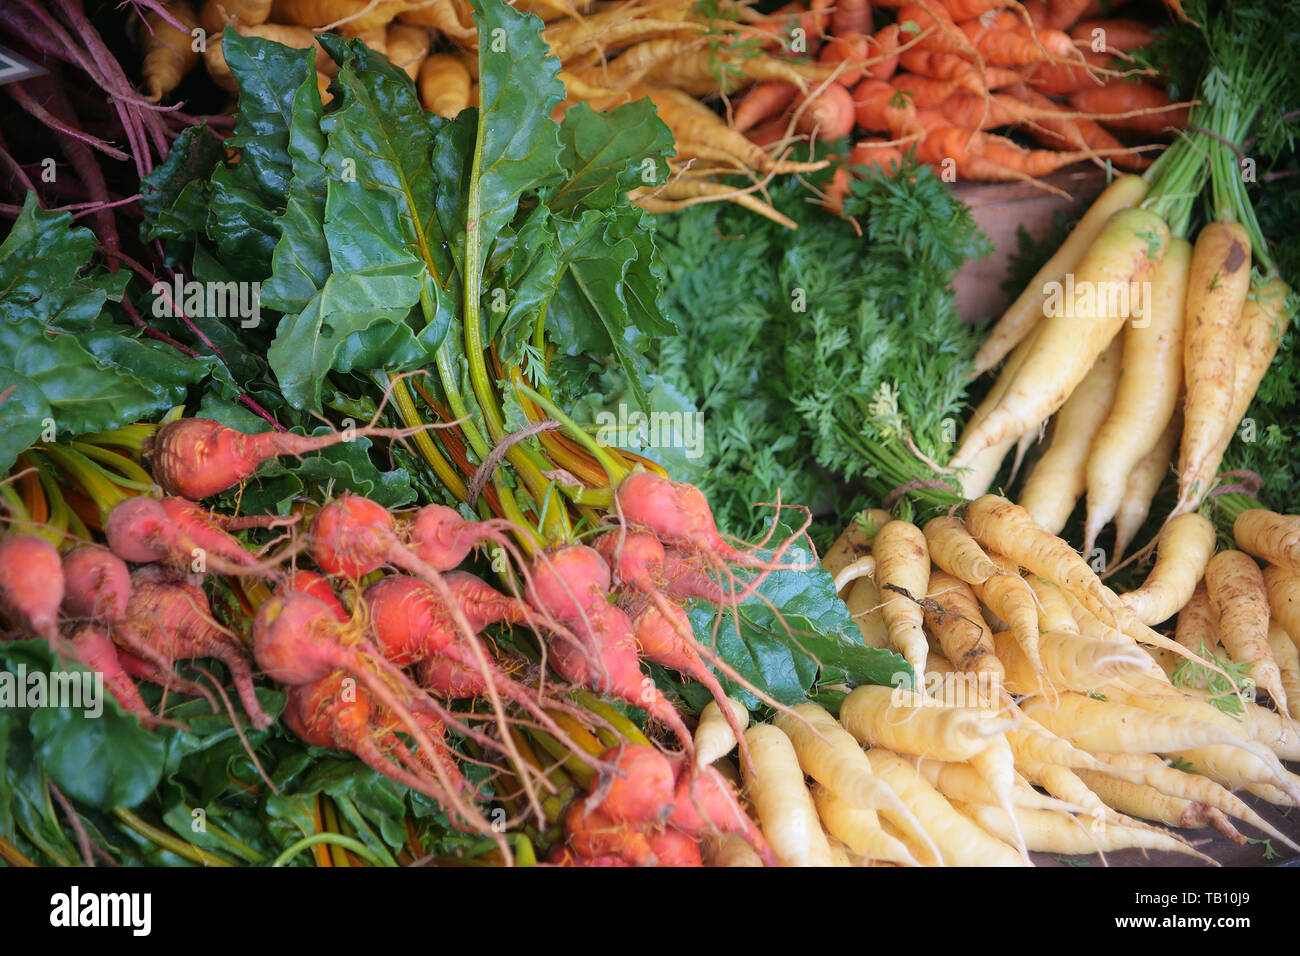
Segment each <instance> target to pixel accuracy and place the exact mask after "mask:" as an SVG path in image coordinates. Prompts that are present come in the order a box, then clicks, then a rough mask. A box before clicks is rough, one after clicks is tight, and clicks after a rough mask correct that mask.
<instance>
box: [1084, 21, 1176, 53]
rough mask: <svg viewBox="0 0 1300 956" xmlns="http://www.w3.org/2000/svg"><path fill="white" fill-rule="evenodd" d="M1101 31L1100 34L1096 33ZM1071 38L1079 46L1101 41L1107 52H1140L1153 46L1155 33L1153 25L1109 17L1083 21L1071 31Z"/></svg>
mask: <svg viewBox="0 0 1300 956" xmlns="http://www.w3.org/2000/svg"><path fill="white" fill-rule="evenodd" d="M1097 30H1101V31H1102V32H1101V33H1100V34H1096V33H1095V31H1097ZM1070 37H1071V38H1072V39H1073V40H1075V41H1076V42H1077V43H1079V44H1089V45H1090V44H1092V43H1093V41H1094V40H1100V41H1102V42H1103V43H1105V45H1106V51H1107V52H1109V53H1113V52H1115V51H1116V50H1119V51H1121V52H1124V51H1127V50H1139V49H1141V48H1142V47H1144V46H1148V45H1149V44H1151V43H1152V42H1153V41H1154V40H1155V38H1156V34H1155V31H1154V30H1152V29H1151V24H1149V23H1143V22H1142V21H1141V20H1134V19H1131V18H1129V17H1107V18H1105V19H1102V20H1081V21H1080V22H1079V23H1076V24H1075V25H1074V26H1073V27H1072V28H1071V29H1070Z"/></svg>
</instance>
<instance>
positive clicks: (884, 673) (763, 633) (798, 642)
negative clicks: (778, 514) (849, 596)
mask: <svg viewBox="0 0 1300 956" xmlns="http://www.w3.org/2000/svg"><path fill="white" fill-rule="evenodd" d="M789 533H790V532H789V529H788V528H785V527H780V526H779V527H778V528H777V531H776V535H775V536H776V537H781V536H783V535H788V534H789ZM782 560H783V562H785V563H789V564H792V565H796V566H800V565H802V566H809V565H811V566H812V569H811V570H806V571H800V570H789V571H774V572H772V573H771V574H770V575H768V576H767V578H766V580H764V582H763V584H762V585H761V586H760V587H759V588H758V593H756V594H754V595H751V596H750V597H748V598H746V599H745V601H744V602H742V603H741V605H740V606H739V607H738V608H736V609H734V610H727V611H724V612H723V613H722V615H721V618H720V619H718V618H717V613H718V612H717V610H716V609H715V608H713V607H710V606H705V605H702V604H701V603H700V602H692V603H693V605H694V606H693V607H691V608H689V609H688V614H689V616H690V619H691V624H692V626H693V627H694V629H695V635H696V638H697V639H698V640H699V641H700V642H701V643H703V644H704V645H705V646H706V647H715V648H716V650H717V652H718V653H719V654H720V655H721V656H722V657H723V658H724V659H725V660H726V661H727V663H729V664H730V665H731V666H732V667H734V668H735V669H736V670H737V671H738V672H739V673H740V674H741V675H742V676H744V677H745V679H746V680H748V681H750V682H751V683H753V684H755V685H757V686H758V687H761V688H763V689H764V690H766V691H767V693H768V694H770V695H771V696H772V697H774V698H775V699H777V700H778V701H780V702H781V703H783V704H795V703H798V702H800V701H802V700H803V699H804V698H805V696H806V695H808V694H809V693H812V692H814V691H815V689H816V688H817V687H820V686H822V685H826V684H848V685H850V686H856V685H859V684H883V685H885V686H902V687H910V686H911V685H912V683H913V673H912V669H911V666H910V665H909V664H908V663H907V661H905V660H904V659H903V658H902V657H901V656H899V655H898V654H895V653H894V652H892V651H886V650H881V649H880V648H875V647H867V646H865V645H864V644H863V643H862V632H861V631H860V630H858V626H857V625H856V624H855V623H854V622H853V618H852V616H851V615H850V614H849V609H848V607H847V606H845V604H844V602H843V601H841V600H840V599H839V597H838V596H837V595H836V593H835V584H834V581H833V580H832V578H831V576H830V574H829V573H827V572H826V571H823V570H821V569H820V568H818V567H816V560H815V558H814V556H813V554H812V552H811V551H809V550H808V549H807V548H805V547H801V546H798V545H795V546H792V547H791V548H789V549H788V550H787V551H786V553H785V555H784V556H783V558H782ZM715 635H716V639H715ZM719 680H720V681H721V682H722V685H723V687H725V688H726V689H727V693H728V694H731V695H733V696H735V697H736V699H737V700H740V701H741V702H742V703H744V704H745V705H746V706H747V707H750V708H751V709H752V708H756V707H758V706H759V705H760V702H759V700H758V699H757V698H756V697H754V695H753V694H752V693H750V692H749V691H747V690H745V689H743V688H741V687H740V686H739V685H737V684H735V683H734V682H732V681H730V680H729V679H728V678H727V677H726V676H724V675H719ZM681 692H682V693H683V695H689V694H690V693H693V692H695V691H694V689H691V688H682V689H681ZM688 699H689V697H688Z"/></svg>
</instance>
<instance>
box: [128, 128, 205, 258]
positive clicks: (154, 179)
mask: <svg viewBox="0 0 1300 956" xmlns="http://www.w3.org/2000/svg"><path fill="white" fill-rule="evenodd" d="M224 156H225V150H224V148H223V146H222V143H221V140H219V139H217V137H216V136H214V135H213V133H212V131H211V130H209V129H208V125H207V123H206V122H204V123H200V124H199V125H198V126H191V127H188V128H187V129H185V130H183V131H182V132H181V134H180V135H179V136H177V137H176V140H175V141H174V142H173V143H172V146H171V149H170V150H168V152H167V158H166V159H164V160H163V161H162V163H160V164H159V165H158V166H156V167H154V170H153V172H151V173H149V174H148V175H147V176H144V177H142V178H141V180H140V209H141V211H142V212H144V221H145V223H146V225H148V224H153V228H152V229H146V230H145V238H146V239H154V238H160V236H159V235H158V234H157V232H156V230H157V228H158V226H159V220H160V219H162V218H164V212H165V211H166V210H169V209H172V208H173V207H174V206H176V205H177V201H178V199H179V197H180V195H181V193H182V192H183V191H184V190H185V189H186V188H187V187H189V186H190V185H191V184H197V185H199V186H202V184H203V182H204V181H205V179H206V177H207V176H208V175H209V174H210V173H211V172H212V168H213V167H214V166H216V165H217V163H219V162H221V160H222V158H223V157H224Z"/></svg>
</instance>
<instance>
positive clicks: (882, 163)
mask: <svg viewBox="0 0 1300 956" xmlns="http://www.w3.org/2000/svg"><path fill="white" fill-rule="evenodd" d="M848 165H849V166H850V167H853V166H866V167H872V166H877V167H879V168H880V169H881V170H882V171H883V172H886V173H890V172H894V171H897V170H898V169H899V168H900V167H901V166H902V165H903V151H902V150H901V149H899V148H898V147H897V146H895V145H893V144H892V143H888V142H886V141H885V140H882V139H864V140H862V141H860V142H858V143H857V144H856V145H855V146H854V147H853V149H852V150H850V152H849V160H848Z"/></svg>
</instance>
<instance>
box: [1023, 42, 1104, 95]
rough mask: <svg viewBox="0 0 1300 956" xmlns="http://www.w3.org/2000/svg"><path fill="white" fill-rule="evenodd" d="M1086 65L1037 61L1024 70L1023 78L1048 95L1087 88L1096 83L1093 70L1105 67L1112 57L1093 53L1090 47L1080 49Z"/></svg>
mask: <svg viewBox="0 0 1300 956" xmlns="http://www.w3.org/2000/svg"><path fill="white" fill-rule="evenodd" d="M1080 52H1081V53H1082V55H1083V60H1084V63H1085V64H1086V66H1074V65H1072V64H1068V63H1039V64H1037V65H1035V66H1032V67H1030V68H1029V69H1028V70H1026V71H1025V80H1026V82H1028V83H1029V85H1030V86H1032V87H1033V88H1034V89H1036V90H1038V91H1039V92H1040V93H1046V94H1047V95H1049V96H1061V95H1064V94H1066V93H1073V92H1074V91H1075V90H1083V89H1089V88H1091V87H1095V86H1097V85H1098V81H1097V79H1096V77H1095V75H1094V73H1093V72H1091V71H1094V70H1096V69H1098V68H1103V67H1107V66H1109V65H1110V64H1111V63H1112V57H1111V56H1110V55H1109V54H1106V53H1094V52H1092V50H1090V49H1084V50H1081V51H1080Z"/></svg>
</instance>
